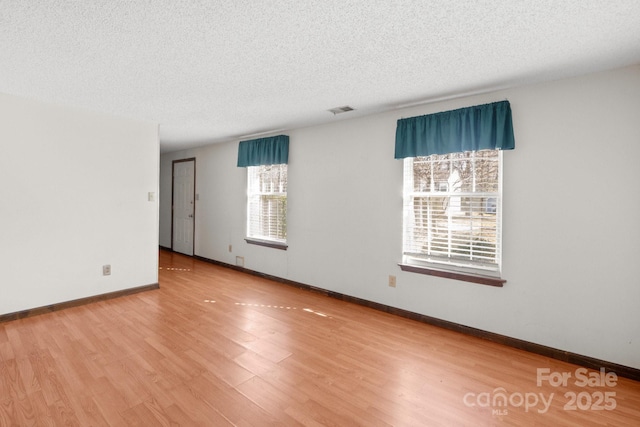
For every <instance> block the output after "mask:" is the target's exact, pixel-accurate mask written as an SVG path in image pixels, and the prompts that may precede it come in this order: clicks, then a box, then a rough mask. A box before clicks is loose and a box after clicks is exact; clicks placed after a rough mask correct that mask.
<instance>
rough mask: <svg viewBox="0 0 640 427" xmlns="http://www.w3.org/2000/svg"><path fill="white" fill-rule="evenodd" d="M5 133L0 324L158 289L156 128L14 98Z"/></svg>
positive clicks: (0, 168)
mask: <svg viewBox="0 0 640 427" xmlns="http://www.w3.org/2000/svg"><path fill="white" fill-rule="evenodd" d="M0 123H2V125H1V126H0V145H1V146H2V155H1V156H0V218H1V219H2V221H0V236H2V237H1V239H0V259H1V260H2V261H1V263H2V279H1V280H0V314H6V313H15V312H18V311H22V310H26V309H31V308H37V307H42V306H46V305H50V304H55V303H59V302H65V301H70V300H74V299H79V298H85V297H89V296H94V295H99V294H104V293H109V292H114V291H118V290H123V289H128V288H133V287H138V286H145V285H150V284H154V283H157V282H158V203H157V201H152V202H150V201H148V193H149V192H154V193H156V195H157V193H158V176H159V170H158V163H159V146H158V126H157V124H154V123H148V122H138V121H132V120H127V119H122V118H116V117H112V116H108V115H103V114H96V113H93V112H88V111H82V110H77V109H72V108H66V107H61V106H54V105H48V104H42V103H39V102H35V101H31V100H27V99H22V98H18V97H14V96H9V95H5V94H0ZM156 200H157V197H156ZM105 264H110V265H111V267H112V273H111V275H110V276H103V275H102V266H103V265H105Z"/></svg>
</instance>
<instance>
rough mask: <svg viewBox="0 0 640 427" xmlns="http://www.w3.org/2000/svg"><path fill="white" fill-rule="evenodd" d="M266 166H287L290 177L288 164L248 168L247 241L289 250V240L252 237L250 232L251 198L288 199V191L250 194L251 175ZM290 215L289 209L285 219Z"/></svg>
mask: <svg viewBox="0 0 640 427" xmlns="http://www.w3.org/2000/svg"><path fill="white" fill-rule="evenodd" d="M265 166H285V167H286V172H287V175H288V169H289V165H288V164H287V163H278V164H268V165H267V164H265V165H255V166H247V174H246V176H247V198H246V200H247V206H246V210H247V214H246V235H245V236H246V237H245V239H244V240H245V241H246V242H247V243H248V244H252V245H258V246H264V247H269V248H274V249H281V250H287V248H288V244H287V240H286V238H285V239H277V238H273V239H272V238H269V236H252V235H250V230H251V201H250V198H251V196H252V194H253V195H258V196H260V195H276V196H284V197H285V200H287V199H288V191H284V192H281V191H280V192H272V193H261V192H258V193H250V191H249V189H250V188H251V175H252V173H251V172H252V170H254V168H261V167H265ZM287 215H288V208H287V209H286V211H285V218H286V216H287Z"/></svg>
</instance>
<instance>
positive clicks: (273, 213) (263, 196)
mask: <svg viewBox="0 0 640 427" xmlns="http://www.w3.org/2000/svg"><path fill="white" fill-rule="evenodd" d="M247 170H248V180H247V183H248V185H247V195H248V201H247V202H248V203H247V237H248V238H249V239H258V240H266V241H270V242H274V243H275V244H282V245H284V244H285V243H286V241H287V165H286V164H279V165H261V166H250V167H248V168H247Z"/></svg>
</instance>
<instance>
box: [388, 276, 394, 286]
mask: <svg viewBox="0 0 640 427" xmlns="http://www.w3.org/2000/svg"><path fill="white" fill-rule="evenodd" d="M389 286H391V287H392V288H395V287H396V276H389Z"/></svg>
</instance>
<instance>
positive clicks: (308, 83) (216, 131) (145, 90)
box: [0, 0, 640, 152]
mask: <svg viewBox="0 0 640 427" xmlns="http://www.w3.org/2000/svg"><path fill="white" fill-rule="evenodd" d="M0 58H1V59H0V92H4V93H8V94H15V95H20V96H25V97H29V98H35V99H38V100H42V101H45V102H53V103H57V104H64V105H71V106H78V107H84V108H88V109H91V110H97V111H102V112H107V113H113V114H117V115H120V116H125V117H131V118H136V119H144V120H151V121H154V122H158V123H160V141H161V148H162V151H163V152H167V151H173V150H177V149H181V148H187V147H194V146H198V145H204V144H209V143H214V142H220V141H228V140H232V139H237V138H243V137H247V136H251V135H255V134H259V133H262V132H270V131H281V130H286V129H291V128H298V127H303V126H307V125H312V124H318V123H323V122H328V121H332V120H340V119H342V118H348V117H355V116H358V115H363V114H370V113H373V112H377V111H383V110H389V109H393V108H398V107H400V106H403V105H409V104H413V103H419V102H429V101H431V100H436V99H442V98H447V97H454V96H461V95H465V94H470V93H479V92H484V91H489V90H494V89H498V88H504V87H510V86H517V85H523V84H527V83H533V82H538V81H543V80H551V79H558V78H563V77H568V76H572V75H578V74H585V73H588V72H593V71H599V70H604V69H610V68H616V67H621V66H626V65H631V64H638V63H640V1H639V0H599V1H596V0H565V1H562V0H504V1H499V0H476V1H462V0H459V1H455V0H421V1H412V0H395V1H394V0H387V1H373V0H322V1H317V0H314V1H309V0H279V1H275V0H274V1H249V0H216V1H213V0H212V1H207V0H191V1H179V0H0ZM344 105H350V106H352V107H354V108H356V111H353V112H349V113H344V114H342V115H339V116H335V117H334V116H333V114H331V113H329V112H327V111H326V110H328V109H330V108H334V107H340V106H344Z"/></svg>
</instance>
